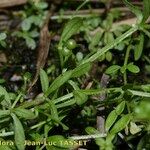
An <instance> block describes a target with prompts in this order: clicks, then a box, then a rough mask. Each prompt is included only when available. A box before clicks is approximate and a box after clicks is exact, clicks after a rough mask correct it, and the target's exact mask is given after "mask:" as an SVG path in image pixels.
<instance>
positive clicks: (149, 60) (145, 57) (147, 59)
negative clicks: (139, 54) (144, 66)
mask: <svg viewBox="0 0 150 150" xmlns="http://www.w3.org/2000/svg"><path fill="white" fill-rule="evenodd" d="M143 57H144V59H145V60H146V61H147V62H148V63H149V64H150V59H149V58H148V57H147V56H146V55H144V56H143Z"/></svg>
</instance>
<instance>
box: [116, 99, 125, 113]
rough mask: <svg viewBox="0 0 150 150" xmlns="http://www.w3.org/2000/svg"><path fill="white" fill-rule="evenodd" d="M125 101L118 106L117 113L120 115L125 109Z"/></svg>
mask: <svg viewBox="0 0 150 150" xmlns="http://www.w3.org/2000/svg"><path fill="white" fill-rule="evenodd" d="M125 104H126V103H125V101H122V102H121V103H120V104H119V105H118V106H117V107H116V109H115V110H116V113H117V114H118V115H120V114H121V113H122V112H123V110H124V108H125Z"/></svg>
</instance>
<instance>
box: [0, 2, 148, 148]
mask: <svg viewBox="0 0 150 150" xmlns="http://www.w3.org/2000/svg"><path fill="white" fill-rule="evenodd" d="M86 2H87V1H86ZM86 2H83V5H84V4H85V3H86ZM124 2H125V4H126V5H127V7H128V8H129V9H130V11H132V12H133V13H134V14H135V15H136V17H137V22H136V24H133V25H132V26H131V27H128V28H129V29H128V28H123V30H122V32H121V31H120V32H119V34H116V30H115V31H114V30H113V32H112V30H111V28H112V24H113V22H114V18H117V17H118V16H113V13H114V12H110V13H109V14H108V16H107V17H106V18H105V21H104V22H103V23H102V27H103V28H104V31H103V32H98V33H97V34H95V35H94V38H93V40H89V41H88V39H86V38H89V37H86V38H85V37H84V40H86V41H88V42H89V43H88V44H89V45H88V46H87V47H89V51H86V52H83V51H81V47H80V44H77V43H78V41H75V40H74V39H76V38H74V36H76V35H77V36H82V33H83V32H84V36H88V35H87V34H88V32H89V30H88V29H84V26H85V23H87V22H88V21H87V20H86V21H85V20H84V19H83V18H80V17H74V16H75V14H74V16H73V17H72V18H71V19H70V20H69V21H68V22H67V23H66V25H65V27H64V30H63V32H62V35H61V37H60V41H59V43H57V44H56V45H57V46H56V45H55V46H56V47H55V50H56V51H55V52H56V54H57V53H58V55H59V59H58V60H57V63H58V62H59V63H58V64H57V63H56V64H55V65H51V66H50V67H49V68H48V69H47V71H45V70H44V69H40V84H41V91H40V93H38V94H37V96H35V97H34V98H31V99H28V100H26V97H27V95H28V91H27V85H28V83H30V81H31V75H30V74H29V73H26V74H25V75H24V76H23V85H22V87H21V88H20V89H19V90H18V91H16V92H14V93H11V92H7V90H6V89H5V88H4V87H2V86H0V127H1V128H0V137H1V141H7V139H10V140H12V142H14V144H12V145H0V149H8V150H13V149H18V150H24V149H26V147H27V146H31V145H32V144H30V141H35V142H39V144H33V145H32V146H33V147H34V149H37V150H42V149H47V150H51V149H54V150H61V149H62V150H63V149H66V150H67V149H73V148H78V147H79V146H80V145H79V144H78V140H84V139H88V140H89V141H90V140H91V139H92V138H94V140H95V144H96V145H97V146H98V148H99V149H102V150H111V149H114V148H115V147H116V143H117V141H118V139H119V138H121V139H122V140H123V141H124V142H125V143H127V145H128V147H129V148H131V149H134V148H135V147H134V146H133V145H132V144H131V143H130V140H132V139H134V138H135V136H136V135H137V136H138V135H140V136H141V135H142V134H145V135H144V136H143V137H142V138H141V139H140V141H139V144H138V146H137V147H138V149H141V148H143V147H144V148H145V147H146V148H147V147H148V144H149V142H147V144H145V143H144V140H145V138H147V137H149V131H150V118H149V107H150V105H149V101H148V100H149V97H150V85H149V84H147V83H145V84H142V85H141V84H137V83H136V82H135V83H132V84H129V82H128V80H127V76H128V71H130V72H131V73H139V72H141V70H140V69H139V67H138V66H137V65H135V64H136V61H138V60H140V59H142V54H143V53H144V51H143V48H144V37H145V36H146V37H149V24H147V22H146V21H147V19H148V17H149V16H150V11H149V7H150V1H149V0H144V1H143V6H144V9H143V11H141V10H140V9H139V8H137V7H135V6H134V5H132V4H131V3H129V2H128V1H127V0H124ZM83 5H81V6H80V7H82V6H83ZM35 7H36V10H37V8H38V11H39V12H38V14H39V13H42V16H43V9H45V8H46V4H45V3H41V5H37V4H36V5H33V8H32V9H29V8H28V9H29V10H30V11H29V14H30V13H31V12H32V11H33V10H35ZM80 7H78V9H77V10H79V9H80ZM34 17H35V16H34ZM34 17H33V16H31V17H29V16H28V15H27V16H25V18H26V19H25V22H24V23H22V31H18V32H17V33H16V34H15V35H17V36H19V37H23V38H24V39H25V40H26V43H27V45H28V46H30V47H31V48H33V49H34V48H35V46H36V44H35V42H34V40H33V39H32V38H35V37H37V36H38V32H37V31H36V29H37V28H36V29H35V30H31V29H32V26H36V27H40V24H39V22H38V21H37V22H38V23H35V22H34V21H35V20H36V19H37V18H38V15H36V17H35V18H36V19H35V18H34ZM33 18H34V19H35V20H34V19H33ZM32 19H33V20H32ZM38 19H39V18H38ZM38 19H37V20H38ZM93 20H95V22H94V23H93V22H92V23H91V22H90V24H92V27H93V28H92V29H94V28H95V27H98V25H99V24H100V22H101V20H100V19H97V18H94V19H93ZM119 27H120V26H119ZM88 28H91V25H90V26H88ZM120 28H122V26H121V27H120ZM135 33H136V34H135ZM134 34H135V35H134ZM115 36H116V39H115ZM134 37H135V38H134ZM101 39H103V41H102V43H101V44H99V43H100V41H101ZM138 41H139V43H138ZM134 44H135V45H134ZM77 45H78V46H77ZM119 45H123V46H122V47H121V48H120V50H121V49H122V51H121V52H122V53H123V61H122V62H123V63H122V64H123V65H120V64H118V63H117V61H116V60H115V59H114V58H113V56H114V54H113V51H111V50H112V49H117V50H118V49H119V48H118V47H119ZM127 45H128V46H127ZM124 50H125V51H126V52H125V54H124ZM131 50H133V58H130V56H131V54H132V53H131V52H132V51H131ZM110 51H111V52H110ZM101 57H104V59H105V58H106V60H107V61H108V62H109V63H110V62H111V63H112V64H113V65H111V66H110V67H108V68H107V66H108V65H109V63H108V65H105V66H106V67H105V68H104V69H103V70H102V74H103V73H104V70H106V71H105V73H106V74H108V75H111V76H112V77H116V76H117V77H119V73H121V74H122V75H123V79H124V84H123V85H122V84H119V85H118V86H116V85H117V84H111V85H109V86H108V87H106V85H103V86H102V85H100V81H99V80H98V79H97V78H96V77H95V76H96V75H97V74H96V75H95V74H94V73H93V74H94V75H93V74H92V75H91V73H90V71H91V70H92V69H93V68H94V67H93V64H98V62H101V63H102V61H100V60H104V59H100V58H101ZM130 59H131V60H130ZM52 62H53V61H52ZM68 62H70V63H68ZM100 69H101V68H100V67H98V69H97V70H96V72H99V70H100ZM118 71H120V72H119V73H118V74H116V73H117V72H118ZM55 73H56V74H55ZM93 76H94V77H93ZM132 76H133V77H134V74H132ZM117 77H116V80H115V82H116V81H117V79H118V78H117ZM98 78H99V74H98ZM88 80H91V82H88V84H87V83H86V82H85V81H88ZM101 82H105V81H101ZM101 97H104V99H103V98H101ZM100 108H103V111H104V112H105V114H104V120H105V125H104V131H103V133H102V132H100V131H99V130H98V129H96V128H95V127H93V126H95V122H96V119H95V118H96V117H97V116H98V114H97V113H98V112H100ZM75 109H77V112H76V111H74V110H75ZM70 113H71V115H70ZM74 115H75V116H76V117H74ZM100 115H101V114H100ZM69 116H71V117H72V116H73V117H74V118H73V119H72V120H71V121H70V118H69ZM93 118H94V119H93ZM78 119H79V121H78V125H81V127H82V129H83V128H84V129H85V132H86V133H87V134H88V135H85V136H82V135H81V136H80V135H79V136H70V135H69V137H68V134H70V133H68V132H69V130H71V129H70V128H72V126H70V125H69V123H70V122H74V120H75V121H77V120H78ZM68 120H69V121H68ZM93 120H94V121H93ZM93 122H94V123H93ZM93 124H94V125H93ZM92 125H93V126H92ZM58 128H59V129H61V131H58V132H57V129H58ZM55 129H56V130H55ZM82 129H81V130H82ZM59 132H61V133H59ZM85 132H84V131H80V132H79V134H80V133H81V134H84V133H85ZM58 134H59V135H58ZM26 140H27V141H26ZM28 141H29V142H28ZM60 141H61V142H60ZM24 142H26V144H25V143H24ZM48 142H51V143H52V144H51V145H47V144H46V143H48ZM144 144H145V145H144ZM148 148H149V147H148Z"/></svg>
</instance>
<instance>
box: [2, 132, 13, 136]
mask: <svg viewBox="0 0 150 150" xmlns="http://www.w3.org/2000/svg"><path fill="white" fill-rule="evenodd" d="M11 135H14V132H13V131H12V132H4V133H0V137H5V136H11Z"/></svg>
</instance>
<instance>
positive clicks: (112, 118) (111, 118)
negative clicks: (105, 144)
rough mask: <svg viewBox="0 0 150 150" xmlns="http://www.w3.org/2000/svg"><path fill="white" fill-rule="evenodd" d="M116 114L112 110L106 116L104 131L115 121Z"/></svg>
mask: <svg viewBox="0 0 150 150" xmlns="http://www.w3.org/2000/svg"><path fill="white" fill-rule="evenodd" d="M117 117H118V115H117V113H116V111H115V110H113V111H112V112H111V113H110V114H109V115H108V117H107V119H106V123H105V130H106V132H108V131H109V129H110V128H111V126H112V125H113V124H114V123H115V121H116V119H117Z"/></svg>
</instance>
